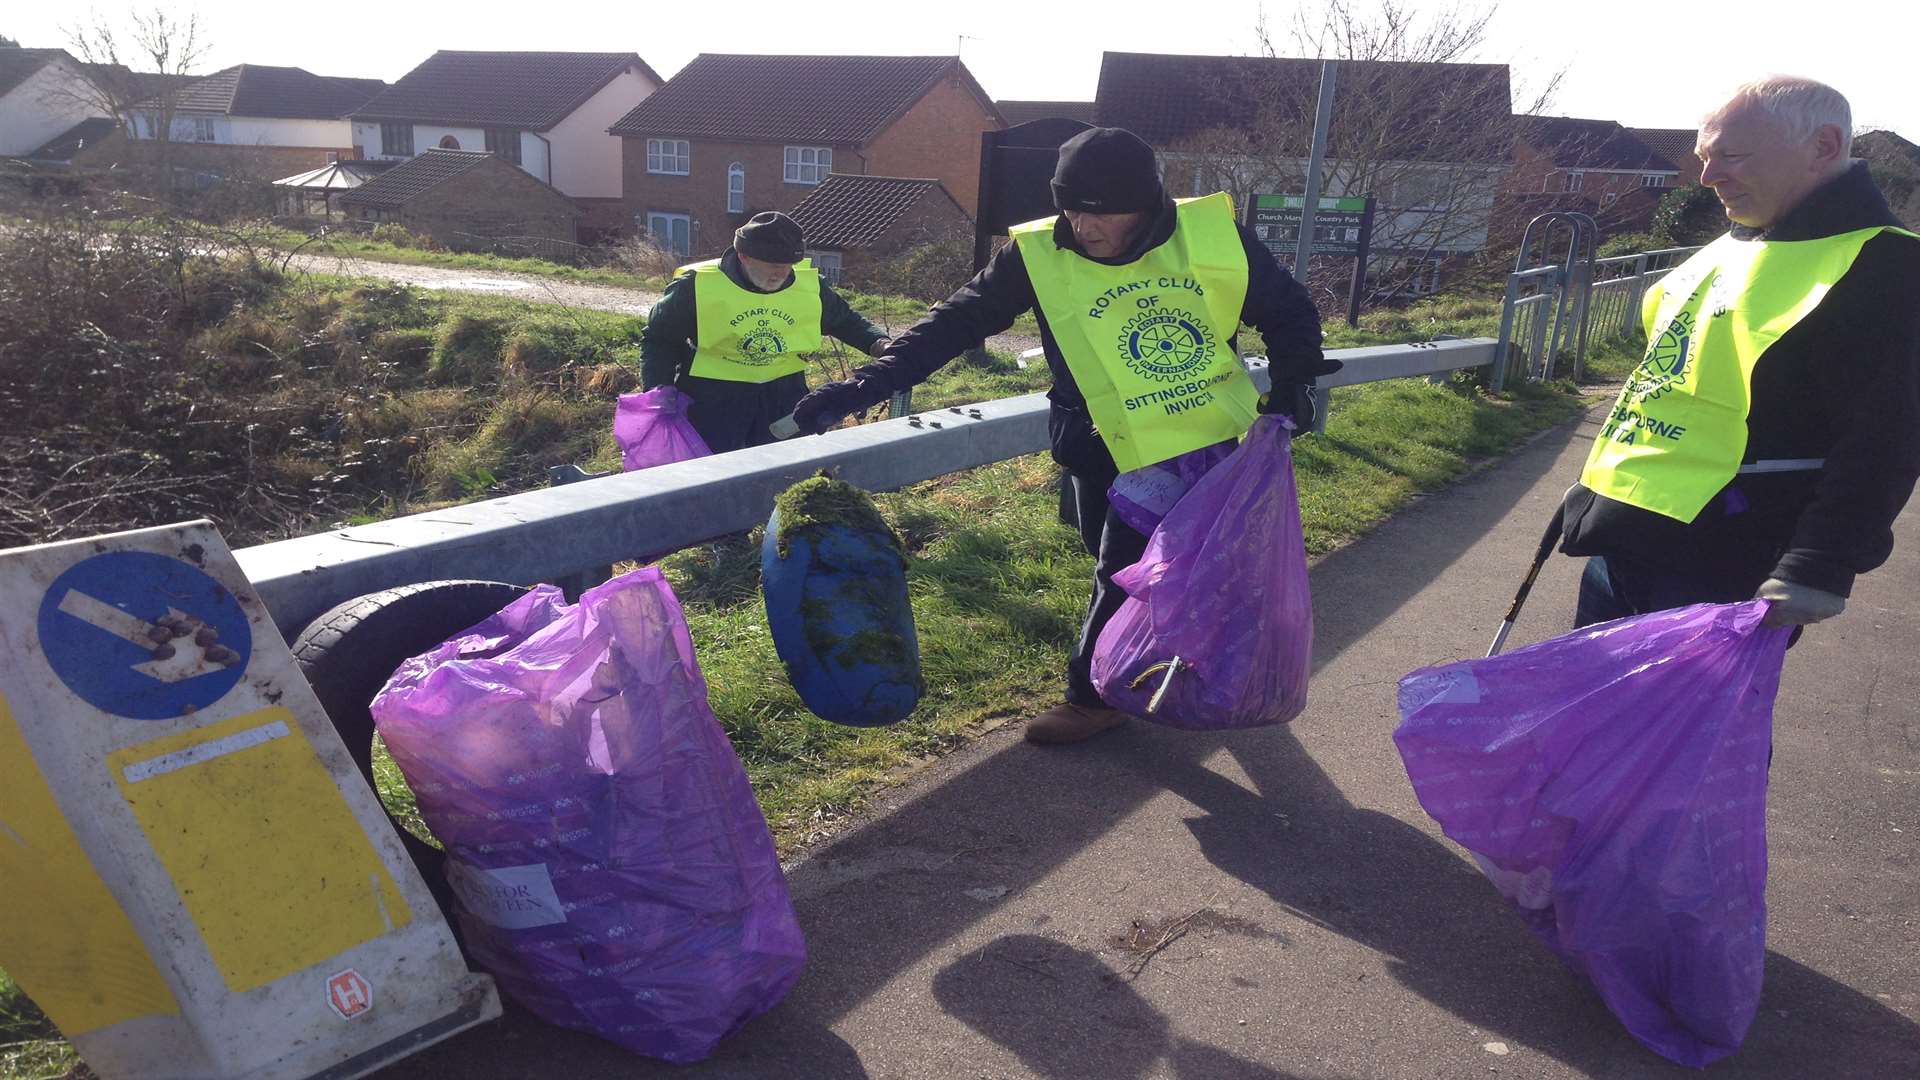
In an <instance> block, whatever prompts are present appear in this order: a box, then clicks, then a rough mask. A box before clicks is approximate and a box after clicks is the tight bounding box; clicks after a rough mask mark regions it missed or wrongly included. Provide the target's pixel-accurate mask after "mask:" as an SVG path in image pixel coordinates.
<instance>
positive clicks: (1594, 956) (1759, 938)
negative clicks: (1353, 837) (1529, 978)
mask: <svg viewBox="0 0 1920 1080" xmlns="http://www.w3.org/2000/svg"><path fill="white" fill-rule="evenodd" d="M1766 612H1767V602H1766V601H1764V600H1750V601H1747V602H1746V603H1741V604H1721V605H1710V604H1701V605H1696V606H1694V607H1685V608H1675V609H1673V610H1671V611H1658V612H1654V613H1652V614H1650V615H1642V616H1639V617H1636V618H1631V619H1620V620H1616V621H1614V622H1609V623H1602V624H1600V625H1598V626H1591V627H1588V628H1586V629H1585V630H1577V631H1575V632H1573V633H1571V634H1567V635H1565V636H1563V637H1558V638H1554V639H1552V640H1551V641H1544V642H1541V643H1540V644H1538V645H1533V646H1529V647H1528V648H1525V649H1519V650H1516V651H1514V652H1510V653H1506V654H1503V655H1500V656H1495V657H1490V658H1488V659H1485V660H1465V661H1461V662H1459V663H1453V664H1443V665H1440V666H1438V667H1430V668H1422V669H1421V670H1419V671H1416V672H1414V673H1413V674H1411V675H1408V676H1407V677H1406V678H1404V679H1402V680H1401V681H1400V715H1401V717H1402V720H1401V723H1400V728H1399V730H1397V731H1395V732H1394V735H1393V740H1394V743H1395V745H1397V746H1398V747H1399V749H1400V756H1401V759H1402V760H1403V761H1404V762H1405V763H1406V766H1407V775H1408V776H1409V777H1410V778H1411V779H1412V780H1413V789H1414V792H1415V793H1416V794H1417V795H1418V796H1419V798H1420V805H1421V806H1423V807H1425V808H1426V811H1427V813H1428V814H1431V815H1432V816H1433V818H1434V820H1435V821H1438V822H1439V823H1440V825H1441V827H1442V828H1443V829H1444V830H1445V831H1446V834H1447V836H1448V837H1450V838H1452V839H1453V840H1454V841H1456V842H1458V843H1459V844H1461V845H1462V846H1464V847H1466V848H1467V849H1468V850H1469V851H1470V852H1472V853H1473V856H1474V859H1475V861H1476V862H1478V863H1479V864H1480V868H1481V869H1482V870H1483V871H1485V872H1486V874H1487V876H1488V877H1489V878H1490V879H1492V881H1493V883H1494V886H1495V887H1496V888H1498V889H1499V890H1500V892H1501V893H1502V894H1503V895H1505V896H1506V897H1507V899H1508V900H1509V901H1510V902H1511V903H1512V904H1513V905H1514V908H1515V910H1516V911H1517V912H1518V914H1519V915H1520V917H1521V918H1522V919H1523V920H1525V921H1526V923H1527V925H1528V926H1529V927H1531V928H1532V929H1533V931H1534V933H1535V934H1537V935H1538V936H1539V937H1540V939H1541V940H1542V941H1544V942H1546V943H1547V945H1548V946H1549V947H1551V948H1552V949H1553V950H1554V951H1555V952H1556V953H1558V954H1559V955H1560V956H1561V957H1562V958H1563V959H1564V960H1565V961H1566V962H1567V965H1568V966H1569V967H1571V968H1573V970H1574V971H1576V972H1579V973H1580V974H1582V975H1584V976H1586V977H1587V978H1588V979H1589V980H1591V981H1592V983H1593V985H1594V988H1595V989H1596V990H1598V991H1599V993H1600V997H1601V999H1602V1000H1603V1001H1605V1002H1606V1004H1607V1008H1609V1009H1611V1010H1613V1014H1614V1015H1615V1016H1616V1017H1619V1019H1620V1022H1621V1023H1622V1024H1624V1025H1626V1028H1627V1031H1628V1032H1630V1033H1631V1034H1632V1035H1633V1037H1634V1038H1636V1039H1639V1040H1640V1041H1641V1042H1642V1043H1644V1044H1645V1045H1646V1046H1647V1047H1648V1048H1649V1049H1651V1050H1653V1051H1654V1052H1655V1053H1658V1054H1660V1055H1661V1056H1663V1057H1667V1058H1670V1059H1672V1060H1674V1061H1677V1062H1679V1063H1681V1064H1682V1065H1691V1066H1695V1067H1700V1066H1704V1065H1707V1064H1709V1063H1711V1062H1713V1061H1717V1060H1719V1059H1720V1058H1723V1057H1726V1056H1727V1055H1728V1054H1731V1053H1733V1052H1734V1051H1735V1050H1737V1049H1738V1048H1739V1046H1740V1041H1741V1040H1742V1039H1743V1038H1745V1037H1746V1033H1747V1027H1748V1025H1749V1024H1751V1023H1752V1022H1753V1016H1754V1012H1755V1010H1756V1009H1757V1008H1758V1007H1759V1004H1760V977H1761V969H1762V967H1763V965H1764V963H1765V960H1766V944H1767V943H1766V921H1767V908H1766V884H1767V832H1766V829H1767V762H1768V757H1769V755H1770V753H1771V749H1772V743H1773V699H1774V694H1775V693H1776V691H1778V690H1779V688H1780V668H1781V664H1782V662H1783V661H1784V659H1785V656H1786V651H1787V641H1788V638H1789V636H1790V632H1789V631H1788V630H1786V629H1778V630H1772V629H1765V628H1763V627H1762V626H1761V625H1760V621H1761V619H1762V618H1764V617H1765V615H1766Z"/></svg>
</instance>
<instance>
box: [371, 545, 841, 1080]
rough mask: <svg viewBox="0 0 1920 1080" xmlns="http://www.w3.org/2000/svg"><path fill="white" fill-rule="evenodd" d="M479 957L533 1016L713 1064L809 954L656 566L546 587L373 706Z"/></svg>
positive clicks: (414, 671)
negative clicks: (584, 583) (725, 1041)
mask: <svg viewBox="0 0 1920 1080" xmlns="http://www.w3.org/2000/svg"><path fill="white" fill-rule="evenodd" d="M373 714H374V718H375V720H376V721H377V723H378V725H379V729H380V734H381V735H382V736H383V737H384V738H385V739H386V742H387V748H388V750H389V751H390V752H391V753H392V754H393V757H394V760H395V761H396V762H398V763H399V765H400V769H401V771H402V772H403V773H404V774H405V775H406V778H407V782H408V783H409V784H411V785H412V787H413V791H414V794H415V795H416V796H417V797H418V799H419V802H420V810H421V813H422V815H423V816H424V817H425V819H426V822H427V826H428V827H429V828H431V829H432V830H433V833H434V835H435V836H437V837H438V838H439V839H440V840H441V841H442V842H443V843H444V844H445V845H446V848H447V854H448V856H449V858H448V860H447V875H448V878H449V880H450V881H451V883H452V884H453V887H454V893H455V895H456V897H457V898H458V900H459V909H460V910H459V921H460V926H461V930H462V931H463V933H464V936H465V939H466V944H467V949H468V952H469V954H470V955H471V956H472V957H473V958H474V960H475V961H476V962H477V963H478V964H480V965H481V966H482V967H483V968H484V969H485V970H487V971H488V972H490V973H492V974H493V976H494V977H495V978H496V979H497V980H498V981H499V984H500V988H501V989H502V990H504V991H505V992H506V993H507V994H508V995H510V996H511V997H512V998H513V999H514V1000H516V1001H518V1002H519V1003H520V1004H521V1005H523V1006H525V1007H526V1008H527V1009H529V1010H531V1011H532V1012H533V1013H534V1014H535V1015H537V1016H539V1017H540V1018H541V1019H543V1020H546V1021H548V1022H549V1023H553V1024H557V1025H559V1026H561V1027H568V1028H577V1029H580V1030H583V1031H590V1032H593V1033H595V1034H597V1035H600V1036H603V1037H605V1038H607V1039H610V1040H612V1041H613V1042H616V1043H618V1044H620V1045H621V1046H624V1047H626V1048H628V1049H630V1050H636V1051H638V1052H640V1053H642V1054H649V1055H652V1056H654V1057H658V1058H664V1059H666V1060H668V1061H673V1062H690V1061H698V1060H700V1059H701V1058H704V1057H706V1056H707V1055H708V1054H709V1053H711V1052H712V1051H713V1048H714V1045H715V1044H716V1043H718V1042H719V1041H720V1040H721V1038H723V1037H724V1036H726V1035H727V1033H729V1032H731V1031H733V1030H734V1029H735V1028H737V1027H739V1026H740V1025H741V1024H743V1023H745V1022H746V1021H747V1020H748V1019H749V1018H751V1017H754V1016H757V1015H759V1014H760V1013H762V1012H765V1011H766V1010H767V1009H769V1008H772V1007H773V1005H774V1004H775V1003H777V1002H778V1001H779V1000H780V999H781V997H783V996H784V995H785V994H786V992H787V990H788V989H789V988H790V987H791V986H792V985H793V982H794V980H795V979H796V978H798V977H799V974H800V968H801V965H802V964H803V963H804V962H805V957H806V949H805V946H804V944H803V943H802V941H801V936H800V927H799V923H798V922H797V920H796V919H795V917H794V911H793V904H792V901H791V900H790V899H789V898H788V895H787V885H786V880H785V878H784V877H782V875H781V871H780V863H779V859H778V857H777V856H776V855H775V853H774V846H773V838H772V836H771V835H770V834H769V833H768V831H767V823H766V819H765V818H764V817H762V816H761V813H760V808H759V805H758V804H757V803H755V802H754V797H753V791H752V789H751V788H750V787H748V785H747V774H746V770H745V769H744V768H743V767H742V766H741V764H740V760H739V758H737V757H736V756H735V755H734V752H733V747H732V745H731V744H730V743H729V742H728V741H727V736H726V733H725V732H724V731H722V730H721V728H720V724H719V722H718V721H717V720H716V719H715V718H714V716H713V713H712V712H711V711H710V710H709V708H708V706H707V686H706V681H705V680H704V679H703V678H702V677H701V675H700V668H699V665H698V664H697V663H695V661H694V654H693V641H692V639H691V638H690V637H689V636H688V633H687V626H686V620H685V618H684V617H683V616H682V614H681V611H680V604H679V602H678V601H677V600H676V599H675V598H674V595H673V590H672V589H671V588H670V587H668V585H667V582H666V580H665V579H664V578H663V577H662V576H661V574H660V571H659V570H658V569H655V568H653V567H646V568H643V569H640V570H636V571H634V572H633V573H630V574H627V575H624V576H622V577H619V578H616V579H614V580H613V581H610V582H607V583H606V584H605V585H602V586H600V587H599V588H596V589H592V590H590V591H588V592H587V593H586V594H585V595H584V596H582V597H581V598H580V603H579V604H578V605H568V604H567V603H566V602H565V599H564V597H563V596H562V595H561V592H560V590H559V589H556V588H554V587H553V586H551V585H542V586H540V587H538V588H536V589H534V590H533V591H532V592H530V593H528V594H527V595H525V596H523V597H521V598H520V599H519V600H516V601H515V602H514V603H513V604H511V605H509V606H508V607H507V608H505V609H504V610H502V611H501V612H500V613H499V614H497V615H495V616H493V617H492V618H490V619H488V620H487V621H485V622H483V623H481V624H480V625H478V626H475V627H474V628H472V629H471V630H468V631H467V632H466V633H464V634H462V635H461V636H459V637H457V638H455V639H454V640H452V641H449V642H446V643H445V644H443V645H441V646H439V647H438V648H436V649H434V650H433V651H431V652H429V653H426V654H425V655H422V656H417V657H414V658H413V659H411V660H408V661H407V662H406V663H405V664H403V665H401V667H400V670H399V671H398V672H396V673H395V674H394V676H393V679H392V680H391V681H390V682H388V684H387V686H386V688H385V689H384V690H382V691H381V692H380V695H379V696H378V697H376V698H375V699H374V702H373Z"/></svg>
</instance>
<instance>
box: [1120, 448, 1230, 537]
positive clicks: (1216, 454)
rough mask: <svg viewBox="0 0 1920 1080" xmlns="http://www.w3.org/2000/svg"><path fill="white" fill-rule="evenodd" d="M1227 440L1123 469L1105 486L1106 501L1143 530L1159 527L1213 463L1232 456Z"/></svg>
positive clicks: (1130, 524) (1128, 522) (1126, 520)
mask: <svg viewBox="0 0 1920 1080" xmlns="http://www.w3.org/2000/svg"><path fill="white" fill-rule="evenodd" d="M1235 449H1236V448H1235V447H1234V446H1233V445H1232V444H1231V443H1215V444H1213V445H1212V446H1203V447H1201V448H1200V449H1198V450H1190V451H1188V452H1187V453H1184V454H1181V455H1180V456H1179V457H1176V458H1169V459H1167V460H1166V461H1161V462H1157V463H1155V464H1152V465H1148V466H1146V467H1144V468H1139V469H1133V470H1131V471H1129V472H1123V473H1121V474H1120V475H1119V476H1118V477H1115V478H1114V481H1113V484H1112V485H1111V486H1109V487H1108V488H1107V504H1108V505H1110V506H1112V507H1113V512H1114V513H1116V514H1118V515H1120V520H1121V521H1124V522H1126V523H1127V524H1128V525H1129V526H1131V527H1133V528H1134V529H1136V530H1138V531H1139V532H1143V533H1151V532H1152V531H1153V530H1154V529H1155V528H1157V527H1159V525H1160V519H1161V518H1164V517H1166V516H1167V511H1169V510H1171V509H1173V506H1174V504H1175V503H1177V502H1179V501H1180V499H1181V497H1182V496H1184V495H1185V494H1186V493H1187V492H1189V491H1191V490H1193V485H1195V484H1197V483H1199V482H1200V478H1201V477H1203V476H1205V475H1207V473H1209V472H1211V471H1213V467H1214V466H1215V465H1218V464H1220V463H1221V462H1223V461H1225V460H1227V458H1228V457H1230V456H1232V454H1233V451H1234V450H1235Z"/></svg>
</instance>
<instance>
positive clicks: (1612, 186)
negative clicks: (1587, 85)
mask: <svg viewBox="0 0 1920 1080" xmlns="http://www.w3.org/2000/svg"><path fill="white" fill-rule="evenodd" d="M1519 120H1520V129H1521V132H1522V135H1521V138H1520V140H1519V142H1518V143H1517V144H1516V145H1515V147H1514V163H1513V170H1512V171H1511V172H1510V173H1508V174H1507V179H1506V184H1505V187H1504V189H1503V190H1502V192H1501V200H1500V209H1499V212H1498V214H1497V218H1498V226H1497V232H1498V233H1499V234H1500V235H1501V237H1502V239H1503V240H1505V241H1510V242H1514V243H1517V242H1518V241H1519V239H1520V236H1521V233H1522V231H1523V230H1524V229H1525V227H1526V223H1527V222H1528V221H1530V220H1532V219H1533V217H1535V216H1536V215H1538V214H1543V213H1546V212H1548V211H1551V210H1576V211H1580V212H1582V213H1586V214H1590V215H1592V216H1593V218H1594V220H1595V221H1596V222H1598V223H1599V226H1600V231H1601V235H1602V237H1603V238H1604V237H1605V236H1607V235H1610V234H1615V233H1633V232H1645V231H1646V230H1647V229H1648V228H1650V227H1651V226H1652V224H1653V213H1654V211H1655V210H1656V209H1658V208H1659V205H1660V197H1661V196H1662V195H1664V194H1666V192H1667V191H1668V190H1669V189H1671V188H1673V187H1675V186H1676V185H1677V183H1678V179H1679V176H1680V170H1679V169H1678V168H1677V167H1675V166H1674V164H1673V163H1672V162H1670V161H1668V160H1667V159H1666V158H1665V157H1662V156H1661V155H1660V154H1658V153H1655V152H1654V150H1653V149H1652V148H1651V147H1649V146H1648V145H1647V144H1646V143H1645V142H1642V141H1641V140H1640V139H1639V138H1637V137H1635V136H1634V134H1633V133H1632V132H1630V131H1628V130H1627V129H1626V128H1625V127H1623V126H1621V125H1620V124H1618V123H1615V122H1614V121H1612V120H1580V119H1575V118H1572V117H1564V116H1537V117H1521V118H1519Z"/></svg>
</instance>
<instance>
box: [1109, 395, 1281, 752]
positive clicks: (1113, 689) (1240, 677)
mask: <svg viewBox="0 0 1920 1080" xmlns="http://www.w3.org/2000/svg"><path fill="white" fill-rule="evenodd" d="M1291 430H1292V424H1291V422H1289V421H1287V420H1284V419H1282V418H1280V417H1277V416H1263V417H1260V418H1259V419H1257V420H1255V421H1254V425H1253V430H1252V431H1251V432H1249V433H1248V435H1247V439H1246V441H1245V442H1243V443H1241V444H1240V447H1239V448H1238V449H1236V450H1235V451H1233V453H1232V455H1231V456H1229V457H1228V458H1227V460H1226V461H1224V462H1222V463H1220V464H1219V465H1218V466H1216V467H1214V468H1213V469H1212V470H1211V471H1209V472H1207V473H1206V474H1205V475H1204V476H1201V477H1200V478H1199V479H1198V480H1197V481H1196V482H1195V483H1194V485H1193V488H1192V490H1190V491H1188V492H1187V493H1186V494H1185V495H1184V496H1182V497H1181V498H1180V501H1179V502H1177V503H1175V504H1174V505H1173V508H1172V509H1171V510H1169V511H1168V512H1167V515H1166V517H1165V518H1164V519H1162V520H1161V522H1160V525H1159V527H1158V528H1156V529H1154V531H1153V535H1152V536H1151V537H1150V538H1149V539H1148V541H1147V550H1146V553H1145V554H1144V555H1142V556H1141V557H1140V561H1139V562H1136V563H1134V564H1133V565H1132V566H1129V567H1127V568H1126V569H1124V570H1122V571H1120V572H1119V573H1117V574H1115V575H1113V581H1114V584H1116V585H1118V586H1119V587H1120V588H1121V589H1122V590H1124V591H1125V592H1126V594H1127V599H1126V600H1125V601H1124V602H1123V603H1122V604H1121V605H1120V610H1119V611H1118V612H1116V613H1115V614H1114V616H1113V618H1112V619H1111V620H1109V621H1108V623H1107V625H1106V628H1105V629H1103V630H1101V632H1100V638H1099V640H1098V641H1096V642H1095V643H1094V652H1093V672H1092V674H1093V685H1094V688H1095V689H1097V690H1099V691H1100V696H1101V697H1102V698H1103V699H1105V700H1106V702H1107V704H1109V705H1111V706H1113V707H1114V708H1116V709H1120V710H1122V711H1123V712H1128V713H1131V714H1133V715H1135V716H1141V717H1145V718H1146V719H1148V720H1152V721H1154V722H1155V723H1160V724H1165V725H1167V726H1169V727H1177V728H1188V729H1193V730H1208V731H1212V730H1222V729H1226V728H1245V727H1260V726H1263V725H1267V724H1282V723H1285V722H1287V721H1288V720H1291V719H1293V718H1294V717H1295V716H1298V715H1299V714H1300V710H1302V709H1304V708H1306V704H1307V673H1308V669H1309V667H1310V665H1311V662H1312V660H1313V600H1312V597H1311V596H1310V595H1309V594H1308V590H1307V553H1306V548H1305V546H1304V541H1303V539H1302V536H1301V532H1300V500H1299V495H1298V492H1297V491H1296V489H1295V487H1294V478H1293V452H1292V449H1291V440H1292V436H1291V434H1290V432H1291Z"/></svg>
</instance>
